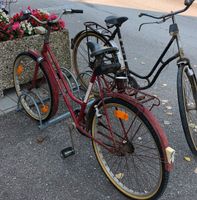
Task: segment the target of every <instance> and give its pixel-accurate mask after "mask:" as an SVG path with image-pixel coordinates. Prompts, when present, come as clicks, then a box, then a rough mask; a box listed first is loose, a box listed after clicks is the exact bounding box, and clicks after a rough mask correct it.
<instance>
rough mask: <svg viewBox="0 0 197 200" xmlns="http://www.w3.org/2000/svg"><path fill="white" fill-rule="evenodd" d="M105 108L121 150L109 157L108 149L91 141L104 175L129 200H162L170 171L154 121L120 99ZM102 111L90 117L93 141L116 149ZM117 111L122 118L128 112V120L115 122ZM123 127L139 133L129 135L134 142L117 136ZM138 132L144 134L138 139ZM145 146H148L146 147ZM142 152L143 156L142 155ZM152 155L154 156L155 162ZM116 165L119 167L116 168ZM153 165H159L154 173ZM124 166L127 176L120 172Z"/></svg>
mask: <svg viewBox="0 0 197 200" xmlns="http://www.w3.org/2000/svg"><path fill="white" fill-rule="evenodd" d="M104 104H105V106H106V107H107V108H108V109H107V110H108V111H107V113H108V114H109V113H110V114H112V118H113V125H112V126H113V132H114V133H115V134H114V135H115V136H116V137H115V139H116V143H118V142H119V143H121V144H120V147H118V148H117V149H118V151H117V152H116V151H114V152H115V153H110V152H109V151H108V150H106V149H105V148H102V146H101V145H100V144H98V143H97V142H95V141H94V140H93V141H92V143H93V149H94V152H95V155H96V158H97V160H98V162H99V164H100V166H101V168H102V170H103V171H104V173H105V175H106V176H107V177H108V179H109V180H110V181H111V183H112V184H113V185H114V186H115V187H116V188H117V189H118V190H119V191H120V192H122V193H123V194H124V195H126V196H127V197H130V198H132V199H143V200H144V199H155V198H157V197H159V196H160V195H162V193H163V192H164V190H165V188H166V185H167V183H168V178H169V171H167V170H166V163H165V162H164V155H165V152H164V149H163V148H162V144H161V138H159V136H158V134H157V133H156V130H155V129H154V128H153V124H154V123H156V122H155V121H154V123H153V122H152V121H151V119H148V118H147V117H146V116H145V115H144V113H143V112H141V111H140V110H139V109H138V108H137V107H136V106H135V105H133V104H132V103H131V102H126V101H124V100H121V99H117V98H110V99H106V100H105V102H104ZM103 107H104V106H103V105H102V104H100V105H98V110H97V113H95V112H94V113H93V112H92V117H91V120H92V123H91V124H92V126H91V130H92V136H93V138H96V139H97V140H99V141H100V142H102V143H103V144H105V145H107V146H108V147H111V148H114V147H113V142H112V141H110V140H109V139H108V137H107V136H110V135H107V134H106V135H105V133H104V130H108V128H106V127H110V125H108V123H105V119H102V118H103V116H104V113H105V112H104V110H103ZM110 107H111V108H112V111H111V112H109V108H110ZM116 111H120V116H121V112H122V114H123V113H124V112H125V113H126V115H127V114H128V116H127V117H128V118H127V117H126V118H127V119H126V118H125V120H124V119H123V118H124V117H123V118H122V119H121V120H120V118H119V119H115V118H114V116H115V114H114V113H115V112H116ZM98 112H99V114H102V117H97V115H98ZM113 115H114V116H113ZM126 115H125V116H126ZM123 116H124V115H123ZM108 117H109V115H108ZM108 119H109V120H111V117H109V118H108ZM121 123H122V124H124V128H128V129H127V130H128V132H129V130H132V131H133V133H134V132H135V131H136V133H134V135H135V136H132V137H131V136H130V135H129V137H130V140H132V141H129V142H128V140H125V138H124V137H123V135H121V133H120V132H117V131H119V130H121V128H120V127H121V126H122V124H121ZM127 123H128V124H127ZM151 123H153V124H151ZM154 125H155V124H154ZM131 126H132V127H131ZM141 127H142V129H141ZM100 128H101V129H100ZM138 129H139V130H140V129H141V131H142V132H141V133H140V134H139V135H137V131H139V130H138ZM143 130H144V131H143ZM157 131H158V130H157ZM143 132H144V133H143ZM146 137H147V138H146ZM146 139H148V140H146ZM150 140H151V141H150ZM146 142H147V143H146ZM144 143H146V145H147V146H146V145H145V144H144ZM121 145H122V146H121ZM143 148H144V152H142V150H143ZM154 148H155V149H156V151H157V153H156V152H153V150H154ZM115 149H116V148H115ZM104 152H105V153H106V152H107V153H108V155H107V154H106V156H105V153H104ZM139 153H140V154H141V155H140V154H139ZM154 153H156V154H154ZM129 155H130V157H129V158H128V157H127V156H129ZM151 155H152V156H153V157H152V158H151ZM154 156H155V157H154ZM143 157H144V158H143ZM113 158H115V161H114V163H112V164H111V163H110V162H111V161H112V159H113ZM124 159H125V161H124ZM129 159H130V161H131V163H129V165H128V162H129ZM145 161H147V162H148V161H149V162H150V163H151V164H150V163H148V164H147V162H145ZM123 162H125V163H123ZM116 163H117V165H116V166H115V164H116ZM137 164H139V165H138V167H139V168H138V167H137ZM154 164H155V165H156V167H155V172H154V167H153V165H154ZM123 165H125V168H127V169H128V172H127V171H126V169H121V170H120V169H119V168H121V166H123ZM126 165H127V166H126ZM135 165H136V169H135ZM117 166H118V167H117ZM116 167H117V168H116ZM131 167H133V168H134V170H132V168H131ZM115 168H116V170H115V171H114V169H115ZM156 168H157V169H156ZM135 170H139V172H140V173H141V174H142V172H143V173H144V174H142V175H141V174H137V171H135ZM150 172H151V173H150ZM145 173H146V174H145ZM125 174H127V175H128V176H129V175H130V178H129V179H128V180H126V178H125V177H126V176H125ZM148 174H150V176H148ZM139 175H140V176H139ZM153 175H154V176H153ZM138 176H139V177H138ZM153 178H154V179H155V180H154V179H153ZM134 179H136V180H134ZM140 180H142V182H143V183H140V184H139V181H140ZM153 180H154V181H153ZM126 181H128V184H126ZM153 182H154V183H153ZM151 183H152V184H153V185H152V186H149V184H151ZM141 184H142V185H141ZM130 187H131V188H130ZM142 187H143V188H142Z"/></svg>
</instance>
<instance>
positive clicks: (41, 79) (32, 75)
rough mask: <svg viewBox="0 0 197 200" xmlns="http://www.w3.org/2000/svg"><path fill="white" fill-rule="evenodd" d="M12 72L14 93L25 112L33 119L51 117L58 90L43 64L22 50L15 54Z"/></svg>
mask: <svg viewBox="0 0 197 200" xmlns="http://www.w3.org/2000/svg"><path fill="white" fill-rule="evenodd" d="M13 74H14V86H15V89H16V94H17V95H18V97H19V98H20V103H21V104H22V106H23V108H24V110H25V111H26V112H27V114H28V115H29V116H30V117H31V118H33V119H35V120H42V121H45V120H47V119H49V118H51V117H52V116H53V115H54V114H55V112H56V110H57V104H58V92H57V91H58V90H57V89H56V88H55V87H54V85H52V82H51V81H52V80H53V77H52V76H51V75H50V74H47V72H46V71H45V68H44V65H43V64H42V63H38V62H37V59H36V57H35V56H34V55H32V54H31V53H29V52H24V53H21V54H19V55H18V56H17V58H16V60H15V62H14V72H13Z"/></svg>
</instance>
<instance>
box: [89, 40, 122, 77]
mask: <svg viewBox="0 0 197 200" xmlns="http://www.w3.org/2000/svg"><path fill="white" fill-rule="evenodd" d="M87 46H88V48H89V49H90V51H91V55H90V56H91V57H95V58H96V60H95V61H96V62H95V65H94V73H95V75H96V76H98V75H101V74H109V73H116V72H117V71H118V70H119V69H120V67H121V65H120V63H119V62H118V61H117V59H116V62H114V63H110V64H108V63H107V64H106V63H105V62H104V56H105V54H113V53H115V52H117V51H118V49H117V48H116V47H105V46H101V45H99V44H97V43H94V42H87Z"/></svg>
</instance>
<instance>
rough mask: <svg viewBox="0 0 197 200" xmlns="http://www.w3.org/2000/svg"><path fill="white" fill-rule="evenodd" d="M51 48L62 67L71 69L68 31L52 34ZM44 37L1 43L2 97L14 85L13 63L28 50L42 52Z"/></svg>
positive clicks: (0, 80) (0, 83)
mask: <svg viewBox="0 0 197 200" xmlns="http://www.w3.org/2000/svg"><path fill="white" fill-rule="evenodd" d="M50 41H51V43H50V44H51V45H50V46H51V48H52V51H53V53H54V54H55V55H56V57H57V59H58V61H59V63H60V66H63V67H66V68H70V67H71V58H70V46H69V34H68V30H63V31H57V32H53V33H51V38H50ZM42 45H43V36H41V35H34V36H29V37H24V38H21V39H16V40H10V41H6V42H1V43H0V97H2V96H3V91H4V90H5V89H9V88H12V87H13V86H14V84H13V63H14V60H15V58H16V56H17V55H18V54H19V53H20V52H23V51H27V50H28V49H36V50H41V48H42Z"/></svg>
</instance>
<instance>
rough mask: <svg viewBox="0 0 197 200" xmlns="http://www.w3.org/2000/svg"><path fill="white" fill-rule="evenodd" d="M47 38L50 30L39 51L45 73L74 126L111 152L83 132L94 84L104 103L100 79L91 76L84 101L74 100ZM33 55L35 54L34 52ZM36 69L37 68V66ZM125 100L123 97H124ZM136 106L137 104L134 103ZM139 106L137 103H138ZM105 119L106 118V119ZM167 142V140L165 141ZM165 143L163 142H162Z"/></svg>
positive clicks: (112, 138) (110, 95)
mask: <svg viewBox="0 0 197 200" xmlns="http://www.w3.org/2000/svg"><path fill="white" fill-rule="evenodd" d="M49 36H50V30H48V32H47V33H46V35H45V40H44V44H43V48H42V51H41V55H42V57H43V62H44V61H45V62H47V67H46V68H47V72H48V73H51V74H52V76H54V77H55V81H56V83H57V86H58V89H59V90H60V91H61V93H62V95H63V99H64V102H65V104H66V106H67V108H68V110H69V112H70V114H71V117H72V119H73V121H74V124H75V126H76V128H77V129H78V130H79V131H81V132H82V133H84V134H85V135H86V136H87V137H89V138H91V139H92V140H94V141H95V142H97V143H98V144H99V145H101V146H103V147H104V148H106V149H107V150H109V151H111V152H113V148H110V147H108V146H107V145H105V144H104V143H102V142H101V141H99V140H97V139H95V138H93V137H92V135H91V134H89V133H88V131H86V130H85V128H86V127H85V124H84V117H85V109H86V107H87V103H88V98H89V96H90V92H91V89H92V87H93V84H94V82H95V81H96V79H97V81H98V85H99V88H100V96H101V102H102V103H104V91H103V89H102V86H101V81H100V78H99V77H96V76H95V75H94V73H93V74H92V77H91V79H90V84H89V88H88V90H87V92H86V95H85V98H84V100H83V101H82V100H80V99H78V98H76V97H75V96H74V95H73V93H72V91H71V90H70V88H69V85H68V83H67V81H66V80H65V78H64V76H63V73H62V71H61V68H60V65H59V63H58V61H57V59H56V57H55V55H54V54H53V52H52V50H51V48H50V45H49ZM34 53H35V52H34ZM37 67H38V66H37ZM36 71H37V69H35V73H34V79H36ZM64 90H66V91H67V93H68V96H69V97H70V98H71V99H72V100H73V101H74V102H76V103H77V104H79V105H80V107H81V109H80V112H79V115H78V116H76V114H75V110H74V109H73V108H72V106H71V103H70V101H69V99H68V97H67V94H66V93H65V91H64ZM107 96H108V97H113V94H110V93H109V94H107ZM119 96H120V97H119V98H123V97H122V96H121V95H119ZM124 99H125V97H124ZM136 104H137V103H136ZM138 104H139V103H138ZM93 105H95V104H93ZM104 112H105V113H106V112H107V111H106V108H105V107H104ZM106 118H107V117H106ZM107 121H108V124H110V126H112V125H111V123H110V122H109V119H108V118H107ZM109 130H110V133H111V134H110V135H109V136H107V135H106V137H107V138H108V139H110V140H112V141H113V143H114V145H116V141H115V138H114V136H113V135H114V134H113V133H112V130H111V128H110V127H109ZM166 140H167V139H166ZM164 141H165V140H164Z"/></svg>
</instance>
